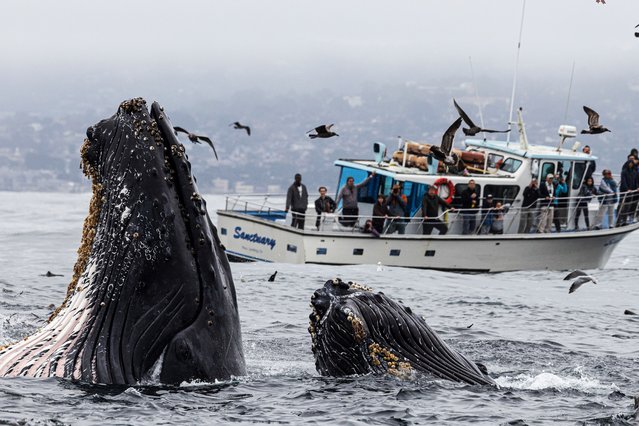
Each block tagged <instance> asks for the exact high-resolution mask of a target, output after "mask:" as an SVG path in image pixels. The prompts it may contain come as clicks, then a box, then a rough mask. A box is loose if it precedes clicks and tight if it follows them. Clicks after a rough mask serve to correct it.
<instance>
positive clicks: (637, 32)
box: [635, 25, 639, 37]
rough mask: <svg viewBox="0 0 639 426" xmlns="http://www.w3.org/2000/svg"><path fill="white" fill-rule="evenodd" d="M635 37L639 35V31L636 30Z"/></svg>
mask: <svg viewBox="0 0 639 426" xmlns="http://www.w3.org/2000/svg"><path fill="white" fill-rule="evenodd" d="M635 28H639V25H637V26H636V27H635ZM635 37H639V31H635Z"/></svg>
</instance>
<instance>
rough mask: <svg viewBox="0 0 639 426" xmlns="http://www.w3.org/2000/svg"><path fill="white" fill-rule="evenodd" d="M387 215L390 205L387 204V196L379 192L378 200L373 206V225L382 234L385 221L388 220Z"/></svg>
mask: <svg viewBox="0 0 639 426" xmlns="http://www.w3.org/2000/svg"><path fill="white" fill-rule="evenodd" d="M387 217H388V207H387V206H386V197H384V194H379V195H377V202H376V203H375V205H374V206H373V220H372V225H373V228H375V230H376V231H377V232H378V233H380V234H381V233H382V232H383V231H384V221H386V218H387Z"/></svg>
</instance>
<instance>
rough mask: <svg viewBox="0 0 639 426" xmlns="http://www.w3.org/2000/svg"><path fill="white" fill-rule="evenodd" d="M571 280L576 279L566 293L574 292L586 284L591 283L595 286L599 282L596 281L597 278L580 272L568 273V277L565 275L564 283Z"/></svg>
mask: <svg viewBox="0 0 639 426" xmlns="http://www.w3.org/2000/svg"><path fill="white" fill-rule="evenodd" d="M573 278H577V279H576V280H574V281H573V282H572V284H571V285H570V289H569V290H568V293H572V292H574V291H575V290H577V289H578V288H579V287H581V286H582V285H584V284H586V283H588V282H592V283H593V284H597V283H598V282H599V281H597V278H595V277H593V276H592V275H588V274H586V273H585V272H584V271H580V270H576V271H573V272H571V273H569V274H568V275H566V276H565V277H564V281H567V280H571V279H573Z"/></svg>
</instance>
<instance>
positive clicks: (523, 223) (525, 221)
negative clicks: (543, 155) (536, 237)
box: [517, 178, 539, 234]
mask: <svg viewBox="0 0 639 426" xmlns="http://www.w3.org/2000/svg"><path fill="white" fill-rule="evenodd" d="M538 199H539V187H538V184H537V179H535V178H533V179H532V180H531V181H530V184H529V185H528V186H527V187H526V188H524V199H523V202H522V204H521V216H520V218H519V229H518V231H517V232H518V233H520V234H528V233H530V231H531V230H533V227H534V226H535V219H536V218H537V200H538Z"/></svg>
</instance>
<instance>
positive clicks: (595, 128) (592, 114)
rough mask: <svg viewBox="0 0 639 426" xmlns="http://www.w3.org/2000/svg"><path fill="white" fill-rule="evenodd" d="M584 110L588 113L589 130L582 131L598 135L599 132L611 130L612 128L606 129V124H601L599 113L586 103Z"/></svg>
mask: <svg viewBox="0 0 639 426" xmlns="http://www.w3.org/2000/svg"><path fill="white" fill-rule="evenodd" d="M584 111H586V114H588V127H589V129H588V130H582V131H581V133H582V134H583V133H586V134H589V135H596V134H599V133H604V132H609V131H610V130H608V129H606V128H605V127H604V126H602V125H601V124H599V114H597V112H596V111H595V110H593V109H591V108H588V107H587V106H585V105H584Z"/></svg>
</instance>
